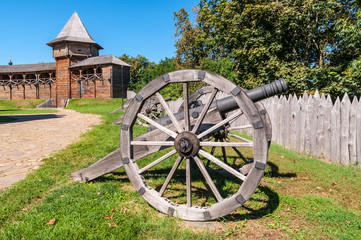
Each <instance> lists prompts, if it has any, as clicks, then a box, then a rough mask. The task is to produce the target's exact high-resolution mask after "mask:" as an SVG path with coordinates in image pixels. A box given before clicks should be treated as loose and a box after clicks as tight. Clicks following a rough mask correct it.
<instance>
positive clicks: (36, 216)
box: [0, 99, 361, 239]
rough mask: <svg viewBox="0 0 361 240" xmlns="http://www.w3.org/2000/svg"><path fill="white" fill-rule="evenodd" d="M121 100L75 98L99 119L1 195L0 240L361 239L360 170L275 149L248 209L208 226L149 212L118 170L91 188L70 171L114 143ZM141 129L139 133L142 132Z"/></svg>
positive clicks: (104, 152)
mask: <svg viewBox="0 0 361 240" xmlns="http://www.w3.org/2000/svg"><path fill="white" fill-rule="evenodd" d="M120 105H121V101H120V100H119V99H77V100H72V101H71V102H70V104H69V107H68V108H70V109H74V110H76V111H79V112H87V113H96V114H100V115H103V120H104V123H103V124H101V125H98V126H95V127H94V128H93V129H92V130H91V131H89V132H88V133H87V134H84V135H83V136H82V137H81V140H80V141H78V142H77V143H74V144H72V145H70V146H68V147H67V148H66V149H63V150H62V151H60V152H58V153H57V154H55V155H53V156H52V157H49V158H46V159H44V164H43V165H41V167H40V169H38V170H37V171H35V172H33V173H31V174H29V175H28V176H27V177H26V179H24V180H23V181H21V182H19V183H17V184H15V185H13V187H11V188H10V189H7V190H5V191H2V192H1V193H0V202H1V203H2V204H1V207H0V228H1V230H0V239H227V238H228V239H239V238H247V239H260V238H261V239H262V238H263V239H361V237H360V236H361V204H360V201H361V192H360V189H361V172H360V170H359V169H357V168H354V167H342V166H340V165H335V164H329V163H325V162H323V161H321V160H318V159H315V158H310V157H309V156H306V155H300V154H296V153H294V152H292V151H288V150H285V149H284V148H282V147H281V146H278V145H272V146H271V148H270V154H269V161H268V164H267V168H266V173H265V176H264V177H263V179H262V181H261V184H260V186H259V188H258V189H257V190H256V192H255V193H254V194H253V195H252V197H251V199H250V200H249V201H247V202H246V203H245V205H244V206H243V207H241V208H239V209H237V210H236V211H234V212H233V213H232V214H230V215H229V216H227V217H224V218H221V219H218V220H217V221H214V222H212V223H209V224H204V223H203V224H202V223H187V222H184V221H182V220H178V219H175V218H169V217H168V216H166V215H163V214H161V213H159V212H158V211H156V210H154V209H153V208H152V207H151V206H149V205H148V204H147V202H145V201H144V200H143V199H142V197H141V196H140V195H139V194H138V193H137V192H136V191H135V190H134V189H133V187H132V185H131V184H130V183H129V180H128V179H127V176H126V174H125V172H124V170H123V169H120V170H117V171H115V172H113V173H111V174H108V175H106V176H102V177H100V178H99V179H97V180H95V181H92V182H88V183H75V182H73V181H72V180H71V177H70V173H71V172H72V171H75V170H78V169H80V168H83V167H86V166H88V165H89V164H90V163H92V162H95V161H96V160H97V159H100V158H102V157H104V156H105V155H107V154H108V153H110V152H111V151H113V150H115V149H116V148H118V146H119V131H120V126H119V125H112V124H111V122H112V121H114V120H116V119H117V118H118V117H119V115H120V113H117V114H110V113H109V112H110V111H112V110H114V109H116V108H117V107H119V106H120ZM139 131H142V129H140V130H139Z"/></svg>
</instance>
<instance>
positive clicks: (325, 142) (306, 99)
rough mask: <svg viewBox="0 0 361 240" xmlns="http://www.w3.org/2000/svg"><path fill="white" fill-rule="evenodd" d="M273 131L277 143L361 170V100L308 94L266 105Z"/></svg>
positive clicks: (268, 100)
mask: <svg viewBox="0 0 361 240" xmlns="http://www.w3.org/2000/svg"><path fill="white" fill-rule="evenodd" d="M264 105H265V107H266V109H267V111H268V113H269V115H270V118H271V121H272V125H273V126H272V127H273V136H272V140H273V142H276V143H278V144H281V145H283V146H284V147H286V148H287V149H291V150H294V151H297V152H302V153H306V154H310V155H311V156H315V157H319V158H323V159H325V160H327V161H331V162H335V163H341V164H343V165H358V166H359V167H361V99H360V101H359V100H357V98H356V97H354V98H353V100H352V101H351V100H350V98H349V96H348V95H347V94H345V95H344V96H343V98H342V100H340V98H337V99H336V101H335V102H334V103H333V102H332V100H331V97H330V96H327V97H325V95H324V94H322V96H321V97H320V95H319V93H318V91H316V93H315V95H314V96H312V95H308V94H307V93H306V92H305V93H304V94H303V96H301V97H300V98H297V97H296V95H289V96H288V97H286V96H281V97H273V98H271V99H267V100H266V101H264Z"/></svg>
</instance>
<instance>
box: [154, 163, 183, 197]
mask: <svg viewBox="0 0 361 240" xmlns="http://www.w3.org/2000/svg"><path fill="white" fill-rule="evenodd" d="M182 160H183V157H181V156H179V157H178V158H177V160H176V161H175V163H174V165H173V167H172V169H171V170H170V172H169V174H168V176H167V179H166V180H165V182H164V183H163V186H162V188H161V189H160V191H159V193H158V194H159V196H163V193H164V191H165V189H166V188H167V186H168V184H169V182H170V180H172V178H173V175H174V173H175V171H176V170H177V168H178V167H179V164H180V163H181V162H182Z"/></svg>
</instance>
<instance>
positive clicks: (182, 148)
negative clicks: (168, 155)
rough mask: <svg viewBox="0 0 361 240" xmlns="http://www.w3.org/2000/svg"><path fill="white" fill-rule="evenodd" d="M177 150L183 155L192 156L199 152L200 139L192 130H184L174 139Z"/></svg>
mask: <svg viewBox="0 0 361 240" xmlns="http://www.w3.org/2000/svg"><path fill="white" fill-rule="evenodd" d="M174 146H175V149H176V151H177V152H178V153H179V155H180V156H182V157H192V156H194V155H196V154H197V153H198V150H199V139H198V138H197V136H196V135H195V134H193V133H191V132H182V133H180V134H178V136H177V137H176V138H175V140H174Z"/></svg>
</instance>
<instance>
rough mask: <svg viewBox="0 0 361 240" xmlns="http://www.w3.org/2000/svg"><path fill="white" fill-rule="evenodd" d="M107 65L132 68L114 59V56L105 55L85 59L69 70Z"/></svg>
mask: <svg viewBox="0 0 361 240" xmlns="http://www.w3.org/2000/svg"><path fill="white" fill-rule="evenodd" d="M106 64H115V65H121V66H127V67H129V66H130V65H129V64H127V63H125V62H123V61H122V60H120V59H118V58H116V57H114V56H113V55H104V56H97V57H90V58H87V59H84V60H82V61H80V62H77V63H74V64H73V65H71V66H70V67H69V68H76V67H85V66H96V65H106Z"/></svg>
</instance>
